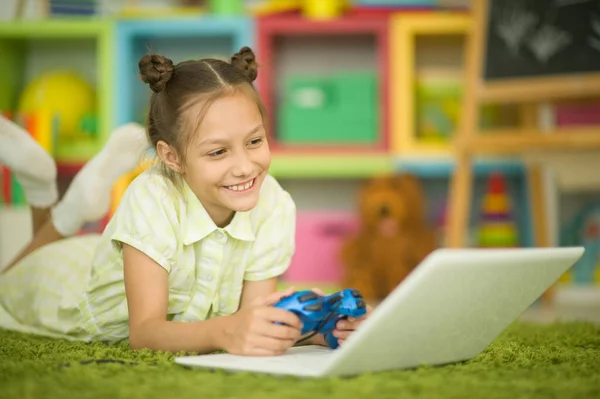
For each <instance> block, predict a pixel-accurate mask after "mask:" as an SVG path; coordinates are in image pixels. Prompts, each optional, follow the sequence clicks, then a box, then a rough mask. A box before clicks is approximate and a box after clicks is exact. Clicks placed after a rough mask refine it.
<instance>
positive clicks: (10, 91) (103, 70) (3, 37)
mask: <svg viewBox="0 0 600 399" xmlns="http://www.w3.org/2000/svg"><path fill="white" fill-rule="evenodd" d="M114 44H115V40H114V36H113V25H112V24H111V23H110V22H108V21H101V20H88V19H85V20H79V19H75V20H44V21H19V22H3V23H1V24H0V59H2V62H1V63H0V73H1V74H2V77H3V78H2V80H1V81H0V109H2V110H9V111H12V112H14V111H16V109H17V106H18V101H19V96H20V95H21V93H22V91H23V89H24V88H25V87H26V85H27V84H28V83H30V82H31V81H32V80H33V79H35V78H36V77H37V76H39V74H41V73H43V72H45V71H47V70H70V71H74V72H75V73H77V74H78V75H80V76H81V77H83V78H84V79H85V80H86V81H88V82H89V83H90V84H92V85H93V87H94V89H95V92H96V107H97V111H96V119H97V135H96V137H94V138H92V139H87V140H81V141H72V142H59V143H58V144H57V147H56V153H55V157H56V158H57V159H58V161H59V162H60V161H65V162H68V163H78V162H81V161H83V160H85V159H88V158H89V157H90V156H91V155H93V154H94V153H95V152H96V151H97V149H98V148H99V146H100V145H101V144H102V143H103V141H104V140H105V139H106V137H107V134H108V133H109V129H110V127H111V125H112V121H113V116H112V110H113V109H112V107H111V104H112V101H113V98H114V97H115V96H114V92H113V85H112V84H111V83H112V73H113V71H114V70H115V68H114V62H116V60H115V58H114V50H113V48H114ZM66 95H68V94H66Z"/></svg>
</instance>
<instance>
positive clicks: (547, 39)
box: [527, 24, 572, 64]
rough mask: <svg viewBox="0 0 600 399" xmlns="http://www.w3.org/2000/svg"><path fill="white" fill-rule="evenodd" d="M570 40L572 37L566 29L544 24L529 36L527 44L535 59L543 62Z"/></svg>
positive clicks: (566, 45)
mask: <svg viewBox="0 0 600 399" xmlns="http://www.w3.org/2000/svg"><path fill="white" fill-rule="evenodd" d="M571 42H572V37H571V35H570V34H569V33H568V32H567V31H565V30H561V29H558V28H557V27H555V26H552V25H549V24H544V25H543V26H542V27H541V28H540V29H538V30H537V31H536V32H535V33H534V34H533V35H532V36H531V37H530V38H529V41H528V42H527V44H528V47H529V50H530V51H531V52H532V53H533V55H535V57H536V58H537V60H538V61H540V62H542V63H544V64H545V63H547V62H548V60H549V59H550V58H552V57H553V56H555V55H556V54H558V53H559V52H560V51H561V50H563V49H564V48H565V47H568V46H569V44H571Z"/></svg>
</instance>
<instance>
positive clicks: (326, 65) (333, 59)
mask: <svg viewBox="0 0 600 399" xmlns="http://www.w3.org/2000/svg"><path fill="white" fill-rule="evenodd" d="M257 40H258V56H259V63H261V65H262V68H261V70H260V73H259V79H258V86H257V87H258V90H259V92H260V94H261V98H262V99H263V102H264V104H265V107H266V109H267V114H268V115H269V117H270V120H269V125H270V126H269V132H270V135H271V142H272V148H273V149H274V150H279V151H296V150H301V149H306V148H319V147H322V148H323V147H325V148H331V147H335V151H336V152H340V153H349V154H351V153H355V152H357V151H361V150H363V149H370V150H379V151H385V150H387V148H388V147H389V133H388V117H387V115H388V83H387V81H388V74H389V72H388V69H389V68H388V51H389V48H388V47H389V46H388V17H387V16H373V17H364V16H344V17H341V18H337V19H333V20H323V21H315V20H309V19H306V18H302V17H301V16H298V15H274V16H267V17H261V18H258V22H257ZM311 60H327V62H314V61H311ZM365 71H369V72H374V73H375V74H376V76H377V80H376V83H375V84H376V86H375V87H376V90H377V101H378V104H379V109H378V110H377V111H376V112H377V114H376V116H375V118H376V119H375V121H376V125H377V127H376V128H375V129H376V130H375V131H376V136H375V137H374V138H373V139H369V140H361V141H362V143H360V144H359V143H358V142H357V143H356V144H353V145H348V144H346V145H343V144H341V143H340V144H339V145H338V144H335V142H336V141H337V138H331V137H330V138H328V139H327V140H325V139H323V138H319V139H315V140H314V142H310V143H309V142H300V140H297V139H296V140H294V141H295V142H286V141H285V140H283V139H282V138H281V135H278V130H279V124H280V122H281V120H280V119H279V116H280V115H281V112H280V111H281V108H279V107H280V106H281V101H280V99H279V97H280V93H281V92H282V90H283V88H284V87H285V84H286V82H287V79H292V78H297V77H306V76H319V77H323V76H328V75H334V74H337V73H338V72H350V73H354V72H360V73H363V72H365ZM336 76H337V75H336ZM327 123H333V122H331V121H330V120H328V121H327ZM343 125H344V123H343V122H340V123H339V124H337V125H334V127H333V128H337V127H338V126H339V128H340V129H343V128H344V126H343ZM288 133H289V132H288ZM311 133H313V134H314V132H311ZM332 137H337V136H335V135H333V136H332ZM331 151H334V150H331Z"/></svg>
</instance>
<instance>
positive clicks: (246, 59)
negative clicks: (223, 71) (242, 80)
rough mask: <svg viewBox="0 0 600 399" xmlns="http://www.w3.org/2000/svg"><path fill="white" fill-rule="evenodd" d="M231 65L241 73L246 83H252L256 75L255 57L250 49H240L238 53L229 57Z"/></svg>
mask: <svg viewBox="0 0 600 399" xmlns="http://www.w3.org/2000/svg"><path fill="white" fill-rule="evenodd" d="M231 65H233V66H234V67H236V68H237V69H239V70H240V71H242V73H243V74H244V75H246V78H248V81H250V82H254V80H255V79H256V76H257V75H258V64H257V63H256V56H255V55H254V52H253V51H252V49H250V47H242V48H241V49H240V51H239V52H237V53H235V54H234V55H233V56H232V57H231Z"/></svg>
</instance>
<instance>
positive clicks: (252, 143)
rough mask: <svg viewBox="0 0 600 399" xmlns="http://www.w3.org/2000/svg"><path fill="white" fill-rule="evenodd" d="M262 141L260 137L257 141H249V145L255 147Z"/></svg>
mask: <svg viewBox="0 0 600 399" xmlns="http://www.w3.org/2000/svg"><path fill="white" fill-rule="evenodd" d="M262 141H263V139H262V137H259V138H257V139H254V140H251V141H250V145H253V146H256V145H259V144H260V143H262Z"/></svg>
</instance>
